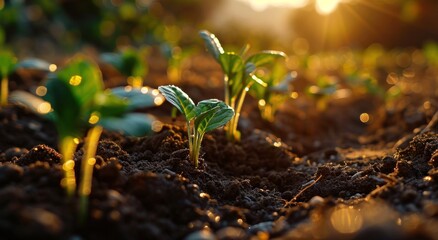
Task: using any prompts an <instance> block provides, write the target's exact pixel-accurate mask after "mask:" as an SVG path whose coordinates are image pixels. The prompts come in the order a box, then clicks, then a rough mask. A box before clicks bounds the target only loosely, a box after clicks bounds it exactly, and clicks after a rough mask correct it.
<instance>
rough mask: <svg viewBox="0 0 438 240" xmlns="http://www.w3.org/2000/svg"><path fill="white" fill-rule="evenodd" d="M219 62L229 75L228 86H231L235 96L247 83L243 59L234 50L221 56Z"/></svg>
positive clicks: (232, 93)
mask: <svg viewBox="0 0 438 240" xmlns="http://www.w3.org/2000/svg"><path fill="white" fill-rule="evenodd" d="M219 63H220V65H221V67H222V70H223V72H224V74H225V75H226V76H227V77H228V82H226V83H225V84H226V87H229V88H230V93H231V97H233V96H235V95H236V94H237V93H238V92H240V91H241V90H242V89H243V88H245V85H246V84H245V83H244V82H243V80H244V77H243V74H244V65H243V60H242V58H241V57H240V56H239V55H236V54H235V53H233V52H226V53H224V54H222V55H220V57H219Z"/></svg>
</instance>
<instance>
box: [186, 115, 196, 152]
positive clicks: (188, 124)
mask: <svg viewBox="0 0 438 240" xmlns="http://www.w3.org/2000/svg"><path fill="white" fill-rule="evenodd" d="M187 135H188V136H187V137H188V140H189V158H190V160H193V154H194V153H193V151H194V149H193V143H194V142H193V141H194V138H195V136H194V135H193V134H192V127H191V124H190V122H189V121H188V122H187Z"/></svg>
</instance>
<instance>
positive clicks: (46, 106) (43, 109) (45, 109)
mask: <svg viewBox="0 0 438 240" xmlns="http://www.w3.org/2000/svg"><path fill="white" fill-rule="evenodd" d="M51 110H52V105H50V103H49V102H43V103H41V104H40V105H38V108H37V111H38V113H41V114H47V113H49V112H50V111H51Z"/></svg>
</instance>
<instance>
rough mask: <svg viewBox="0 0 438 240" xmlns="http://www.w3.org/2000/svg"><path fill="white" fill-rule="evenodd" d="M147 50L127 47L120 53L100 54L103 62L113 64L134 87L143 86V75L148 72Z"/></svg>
mask: <svg viewBox="0 0 438 240" xmlns="http://www.w3.org/2000/svg"><path fill="white" fill-rule="evenodd" d="M147 55H148V50H147V49H146V48H144V49H139V50H138V49H134V48H127V49H124V50H123V51H122V52H120V53H104V54H102V55H101V56H100V58H101V60H102V61H103V62H106V63H109V64H111V65H112V66H114V67H115V68H116V69H117V70H118V71H119V72H120V73H121V74H122V75H124V76H125V77H127V83H128V85H130V86H132V87H134V88H141V87H143V77H144V76H145V75H146V74H147V72H148V67H147V62H146V57H147Z"/></svg>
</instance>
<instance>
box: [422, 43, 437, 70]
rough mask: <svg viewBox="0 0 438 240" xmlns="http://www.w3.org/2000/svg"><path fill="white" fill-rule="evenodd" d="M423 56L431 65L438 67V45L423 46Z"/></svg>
mask: <svg viewBox="0 0 438 240" xmlns="http://www.w3.org/2000/svg"><path fill="white" fill-rule="evenodd" d="M423 54H424V56H425V57H426V60H427V62H428V63H429V64H431V65H433V66H438V43H436V42H427V43H425V44H424V46H423Z"/></svg>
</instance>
